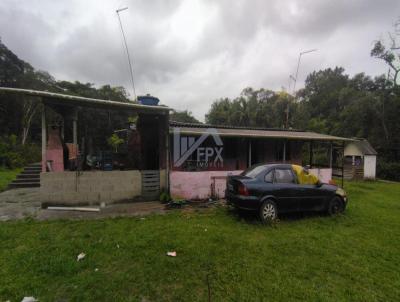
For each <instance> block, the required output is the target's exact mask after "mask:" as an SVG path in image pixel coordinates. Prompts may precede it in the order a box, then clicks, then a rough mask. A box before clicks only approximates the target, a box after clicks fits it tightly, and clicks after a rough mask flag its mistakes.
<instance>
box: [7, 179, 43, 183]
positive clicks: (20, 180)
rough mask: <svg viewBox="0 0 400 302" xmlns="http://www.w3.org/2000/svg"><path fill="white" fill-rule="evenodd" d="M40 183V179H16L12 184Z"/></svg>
mask: <svg viewBox="0 0 400 302" xmlns="http://www.w3.org/2000/svg"><path fill="white" fill-rule="evenodd" d="M37 182H38V183H40V178H20V179H15V180H13V181H12V182H11V183H37Z"/></svg>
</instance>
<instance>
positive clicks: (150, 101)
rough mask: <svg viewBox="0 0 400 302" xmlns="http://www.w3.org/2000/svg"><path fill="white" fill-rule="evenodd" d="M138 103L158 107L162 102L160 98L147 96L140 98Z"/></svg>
mask: <svg viewBox="0 0 400 302" xmlns="http://www.w3.org/2000/svg"><path fill="white" fill-rule="evenodd" d="M138 102H139V104H142V105H147V106H157V105H158V103H159V102H160V100H159V99H158V98H156V97H154V96H151V95H150V94H148V95H145V96H138Z"/></svg>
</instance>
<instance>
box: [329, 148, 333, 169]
mask: <svg viewBox="0 0 400 302" xmlns="http://www.w3.org/2000/svg"><path fill="white" fill-rule="evenodd" d="M332 164H333V144H332V142H331V144H330V149H329V168H331V169H332Z"/></svg>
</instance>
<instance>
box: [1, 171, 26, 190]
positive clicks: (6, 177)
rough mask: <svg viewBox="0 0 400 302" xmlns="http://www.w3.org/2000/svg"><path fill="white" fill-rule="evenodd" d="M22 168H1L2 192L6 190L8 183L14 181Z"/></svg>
mask: <svg viewBox="0 0 400 302" xmlns="http://www.w3.org/2000/svg"><path fill="white" fill-rule="evenodd" d="M21 170H22V169H14V170H8V169H4V168H0V192H2V191H4V190H5V189H6V188H7V186H8V184H9V183H10V182H12V181H13V180H14V179H15V178H16V177H17V175H18V174H19V173H20V172H21Z"/></svg>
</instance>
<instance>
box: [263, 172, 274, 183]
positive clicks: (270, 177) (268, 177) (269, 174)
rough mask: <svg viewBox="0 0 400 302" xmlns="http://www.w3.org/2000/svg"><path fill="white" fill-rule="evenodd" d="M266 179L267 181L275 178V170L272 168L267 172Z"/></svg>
mask: <svg viewBox="0 0 400 302" xmlns="http://www.w3.org/2000/svg"><path fill="white" fill-rule="evenodd" d="M264 180H265V182H272V181H273V180H274V170H271V171H269V172H268V173H267V174H265V177H264Z"/></svg>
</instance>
